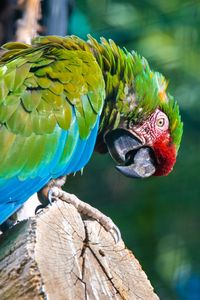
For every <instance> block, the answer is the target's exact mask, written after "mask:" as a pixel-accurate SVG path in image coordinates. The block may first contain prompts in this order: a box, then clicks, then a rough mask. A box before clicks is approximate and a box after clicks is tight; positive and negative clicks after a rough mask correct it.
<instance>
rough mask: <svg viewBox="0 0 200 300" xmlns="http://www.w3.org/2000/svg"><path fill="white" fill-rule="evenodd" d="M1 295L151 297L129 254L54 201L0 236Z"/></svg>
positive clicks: (55, 299)
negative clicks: (38, 213) (42, 210)
mask: <svg viewBox="0 0 200 300" xmlns="http://www.w3.org/2000/svg"><path fill="white" fill-rule="evenodd" d="M0 299H1V300H14V299H17V300H18V299H20V300H35V299H48V300H65V299H66V300H68V299H69V300H71V299H73V300H76V299H77V300H82V299H84V300H85V299H90V300H93V299H98V300H99V299H100V300H105V299H130V300H135V299H144V300H157V299H158V297H157V295H156V294H155V293H154V291H153V288H152V286H151V284H150V282H149V280H148V279H147V276H146V275H145V273H144V272H143V271H142V269H141V266H140V264H139V262H138V261H137V260H136V258H135V257H134V255H133V254H132V253H131V251H129V250H128V249H126V247H125V245H124V243H123V241H120V242H119V243H117V244H115V242H114V239H113V237H112V236H111V234H110V233H109V232H107V231H105V229H104V228H103V227H102V226H101V225H100V224H99V223H98V222H97V221H95V220H91V219H84V218H83V216H81V215H80V214H79V213H78V212H77V210H76V209H75V208H74V207H73V206H72V205H71V204H68V203H65V202H62V201H60V200H59V201H57V202H56V203H54V204H53V205H52V206H51V207H49V208H47V209H45V210H44V212H43V213H42V214H40V215H38V216H36V217H33V218H31V219H29V220H27V221H24V222H20V223H18V224H17V225H16V226H14V227H13V228H12V229H11V230H9V232H7V233H6V234H4V235H1V236H0Z"/></svg>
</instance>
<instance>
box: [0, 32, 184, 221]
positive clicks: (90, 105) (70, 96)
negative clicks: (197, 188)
mask: <svg viewBox="0 0 200 300" xmlns="http://www.w3.org/2000/svg"><path fill="white" fill-rule="evenodd" d="M167 87H168V82H167V80H166V79H165V77H164V76H163V75H162V74H161V73H159V72H154V71H153V70H151V68H150V66H149V63H148V62H147V60H146V59H145V58H144V57H142V56H140V55H139V54H138V53H137V52H135V51H132V52H130V51H128V50H127V49H126V48H121V47H119V46H117V44H116V43H115V42H114V41H113V40H111V39H109V40H107V39H105V38H101V39H100V41H99V42H98V41H97V40H96V39H95V38H93V37H92V36H91V35H88V40H87V41H85V40H82V39H80V38H79V37H77V36H74V35H72V36H70V35H69V36H65V37H61V36H37V37H35V38H34V39H33V40H32V42H31V44H24V43H20V42H8V43H6V44H4V45H3V46H2V47H1V52H0V157H1V158H0V225H2V224H3V223H4V222H5V221H6V220H8V219H9V217H10V216H12V215H13V214H14V213H15V212H16V211H17V210H19V209H20V207H22V206H23V204H24V203H25V202H26V201H27V199H29V198H30V196H32V195H33V194H34V193H36V192H38V193H40V192H41V191H42V189H43V188H44V187H47V186H50V189H51V187H52V185H53V184H49V182H53V183H55V182H56V181H57V180H58V181H60V182H62V184H63V178H65V176H66V175H69V174H73V173H75V172H78V171H80V170H82V169H83V168H84V167H85V165H86V164H87V163H88V161H89V159H90V157H91V155H92V153H93V152H94V151H96V152H98V153H100V154H105V153H109V154H110V155H111V157H112V159H113V160H114V162H115V164H116V168H117V170H118V171H119V172H120V173H122V174H123V175H125V176H127V177H131V178H147V177H151V176H166V175H168V174H169V173H170V172H171V171H172V169H173V166H174V164H175V162H176V157H177V154H178V150H179V146H180V143H181V138H182V132H183V123H182V121H181V116H180V112H179V105H178V103H177V102H176V101H175V100H174V97H173V96H171V94H169V93H168V92H167ZM62 184H61V185H62ZM47 194H48V193H47ZM40 198H42V197H40ZM41 202H44V200H41Z"/></svg>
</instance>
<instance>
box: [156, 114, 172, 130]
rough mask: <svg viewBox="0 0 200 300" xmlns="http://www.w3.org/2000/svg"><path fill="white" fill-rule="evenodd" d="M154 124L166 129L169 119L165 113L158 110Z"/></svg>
mask: <svg viewBox="0 0 200 300" xmlns="http://www.w3.org/2000/svg"><path fill="white" fill-rule="evenodd" d="M156 126H157V127H158V128H159V129H161V130H162V131H163V130H168V128H169V120H168V117H167V116H166V114H165V113H163V112H159V113H158V115H157V119H156Z"/></svg>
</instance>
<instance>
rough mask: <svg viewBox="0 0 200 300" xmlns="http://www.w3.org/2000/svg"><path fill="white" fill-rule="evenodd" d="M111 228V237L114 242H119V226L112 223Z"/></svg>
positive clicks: (120, 237)
mask: <svg viewBox="0 0 200 300" xmlns="http://www.w3.org/2000/svg"><path fill="white" fill-rule="evenodd" d="M113 225H114V226H113V228H112V229H110V231H109V232H110V234H111V236H112V237H113V239H114V241H115V244H117V243H119V241H120V240H121V239H122V236H121V232H120V230H119V228H118V227H117V226H116V225H115V224H113Z"/></svg>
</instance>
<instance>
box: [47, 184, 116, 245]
mask: <svg viewBox="0 0 200 300" xmlns="http://www.w3.org/2000/svg"><path fill="white" fill-rule="evenodd" d="M51 197H52V199H53V200H54V201H55V200H58V199H60V200H62V201H64V202H67V203H70V204H72V205H73V206H74V207H75V208H76V209H77V211H78V212H79V213H80V214H83V215H86V216H88V217H90V218H92V219H94V220H97V221H98V222H99V224H101V225H102V226H103V227H104V228H105V230H106V231H108V232H110V234H111V235H112V237H113V239H114V241H115V243H116V244H117V243H118V242H119V241H120V240H121V233H120V230H119V228H118V227H117V226H116V225H115V224H114V223H113V221H112V220H111V218H109V217H107V216H105V215H104V214H103V213H102V212H100V211H99V210H98V209H96V208H94V207H92V206H91V205H89V204H88V203H85V202H83V201H81V200H80V199H78V198H77V197H76V196H75V195H71V194H69V193H66V192H64V191H63V190H61V189H59V188H57V187H53V188H52V189H51Z"/></svg>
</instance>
